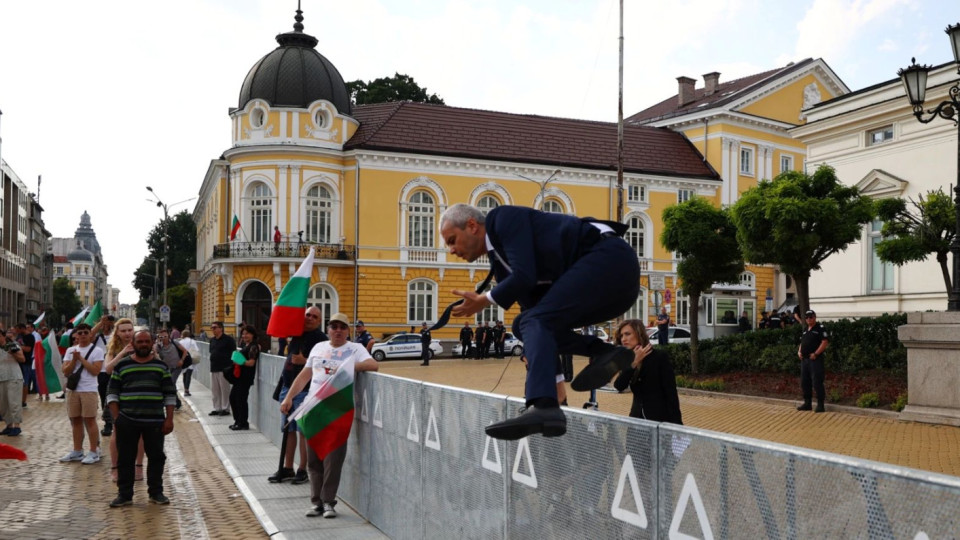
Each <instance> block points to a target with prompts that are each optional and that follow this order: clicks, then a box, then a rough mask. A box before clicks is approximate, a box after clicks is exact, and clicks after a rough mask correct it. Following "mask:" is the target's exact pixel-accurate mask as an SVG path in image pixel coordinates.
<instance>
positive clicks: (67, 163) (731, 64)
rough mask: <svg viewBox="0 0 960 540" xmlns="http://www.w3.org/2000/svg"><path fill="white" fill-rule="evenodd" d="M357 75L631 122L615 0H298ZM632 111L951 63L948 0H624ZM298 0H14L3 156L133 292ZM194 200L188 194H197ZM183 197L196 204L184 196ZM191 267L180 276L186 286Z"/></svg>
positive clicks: (458, 100)
mask: <svg viewBox="0 0 960 540" xmlns="http://www.w3.org/2000/svg"><path fill="white" fill-rule="evenodd" d="M301 2H302V3H301V9H303V16H304V21H303V24H304V27H305V28H304V31H305V32H306V33H308V34H311V35H314V36H316V37H317V38H318V39H319V44H318V45H317V50H318V51H319V52H320V53H321V54H323V55H324V56H325V57H327V58H328V59H329V60H330V61H331V62H333V64H334V65H335V66H336V67H337V69H338V70H339V71H340V73H341V75H342V76H343V78H344V80H345V81H351V80H356V79H362V80H365V81H369V80H372V79H375V78H379V77H384V76H392V75H393V74H394V73H403V74H407V75H410V76H412V77H414V78H415V79H416V81H417V82H418V83H419V84H420V85H421V86H424V87H426V88H427V90H428V91H429V92H431V93H436V94H438V95H439V96H440V97H442V98H443V99H444V100H445V101H446V103H447V105H452V106H458V107H469V108H477V109H488V110H496V111H507V112H515V113H525V114H540V115H546V116H557V117H566V118H582V119H591V120H601V121H608V122H616V120H617V93H618V49H619V40H618V37H619V9H618V5H619V2H618V0H451V1H439V0H437V1H433V0H353V1H351V2H331V1H324V0H301ZM624 4H625V7H624V24H623V26H624V31H623V33H624V86H623V88H624V116H629V115H631V114H633V113H635V112H637V111H640V110H642V109H644V108H646V107H649V106H650V105H653V104H655V103H657V102H660V101H662V100H663V99H666V98H668V97H671V96H673V95H675V94H676V93H677V81H676V78H677V77H679V76H681V75H683V76H689V77H693V78H695V79H697V87H700V86H702V85H703V80H702V74H704V73H709V72H712V71H718V72H720V74H721V75H720V81H721V82H723V81H728V80H731V79H736V78H739V77H743V76H746V75H750V74H753V73H758V72H761V71H766V70H769V69H773V68H776V67H780V66H785V65H786V64H787V63H789V62H791V61H798V60H802V59H804V58H823V59H824V60H825V61H826V62H827V64H828V65H830V67H831V68H833V70H834V72H835V73H836V74H837V75H838V76H839V77H840V78H841V79H842V80H843V81H844V82H845V83H846V84H847V86H848V87H849V88H850V89H851V90H857V89H860V88H864V87H866V86H870V85H873V84H876V83H879V82H883V81H887V80H890V79H893V78H895V77H896V71H897V69H899V68H901V67H905V66H907V65H908V64H909V63H910V58H911V57H913V56H915V57H917V59H918V61H920V62H921V63H925V64H933V65H937V64H941V63H944V62H947V61H950V60H952V54H951V52H950V46H949V43H948V39H947V37H946V34H944V33H943V29H944V28H946V26H947V25H948V24H954V23H957V22H958V21H960V12H958V10H957V9H956V1H955V0H953V1H948V0H672V1H669V2H654V1H652V0H626V1H625V2H624ZM296 8H297V2H296V0H165V1H163V2H130V1H120V0H90V1H87V2H77V1H76V0H45V1H43V2H19V1H15V0H0V111H2V112H3V114H2V116H0V140H2V145H0V158H2V159H3V160H4V161H5V162H7V164H8V165H9V166H10V167H11V168H12V169H13V171H14V172H15V173H16V174H17V175H18V176H19V177H20V178H21V180H23V181H24V183H26V185H27V186H28V188H29V189H30V190H31V191H34V192H36V190H37V177H38V176H39V175H42V178H43V181H42V186H41V190H40V204H41V206H43V208H44V214H43V218H44V221H45V223H46V227H47V230H49V231H50V232H51V233H52V234H53V236H54V237H72V236H73V233H74V231H75V229H76V228H77V226H78V225H79V223H80V216H81V214H82V213H83V212H84V211H87V212H89V214H90V217H91V222H92V224H93V228H94V231H95V232H96V234H97V238H98V240H99V241H100V245H101V248H102V251H103V257H104V261H105V262H106V264H107V265H108V269H109V272H110V279H109V281H110V283H111V285H113V286H114V287H118V288H119V289H120V291H121V292H120V301H121V302H122V303H134V302H136V301H137V299H138V297H137V293H136V291H135V289H134V288H133V285H132V281H133V277H134V276H133V273H134V271H135V270H136V268H137V267H138V266H139V264H140V262H141V261H142V260H143V257H144V256H146V254H147V247H146V237H147V234H148V233H149V231H150V230H151V229H152V228H153V227H154V226H156V225H157V223H158V222H159V221H160V220H161V219H162V217H163V212H162V210H161V209H159V208H157V207H156V206H155V204H152V203H150V202H148V199H150V198H152V197H151V194H150V193H149V192H148V191H147V190H146V186H151V187H153V189H154V192H155V193H156V194H157V196H158V197H160V200H162V201H163V202H164V203H166V204H167V205H168V207H169V209H170V212H171V214H172V213H175V212H178V211H180V210H188V211H192V210H193V208H194V205H195V203H196V199H193V200H191V198H195V197H196V196H197V194H198V191H199V189H200V185H201V183H202V181H203V176H204V174H205V173H206V171H207V167H208V165H209V163H210V160H211V159H215V158H217V157H218V156H220V154H222V153H223V152H224V151H225V150H226V149H228V148H229V145H230V121H229V116H228V110H229V109H230V108H231V107H237V105H238V103H237V100H238V97H239V93H240V86H241V84H242V82H243V79H244V77H245V76H246V74H247V72H248V71H249V69H250V68H251V67H252V66H253V65H254V64H255V63H256V62H257V61H258V60H259V59H260V58H261V57H263V56H264V55H266V54H267V53H269V52H270V51H272V50H273V49H274V48H275V47H276V46H277V44H276V41H275V40H274V37H275V36H276V35H277V34H279V33H283V32H288V31H291V30H292V25H293V23H294V20H293V17H294V15H295V10H296ZM181 201H186V202H181ZM177 203H180V204H177ZM173 285H176V284H173V283H171V284H170V286H173Z"/></svg>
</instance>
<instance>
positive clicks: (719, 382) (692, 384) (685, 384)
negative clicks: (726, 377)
mask: <svg viewBox="0 0 960 540" xmlns="http://www.w3.org/2000/svg"><path fill="white" fill-rule="evenodd" d="M676 380H677V388H692V389H694V390H706V391H708V392H723V389H724V384H723V379H720V378H716V379H703V380H696V379H690V378H688V377H684V376H683V375H677V378H676Z"/></svg>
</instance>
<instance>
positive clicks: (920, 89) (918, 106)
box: [897, 23, 960, 311]
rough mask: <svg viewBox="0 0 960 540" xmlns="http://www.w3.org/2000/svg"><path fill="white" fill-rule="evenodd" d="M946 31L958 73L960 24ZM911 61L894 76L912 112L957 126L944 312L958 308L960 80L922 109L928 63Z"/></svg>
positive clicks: (921, 119)
mask: <svg viewBox="0 0 960 540" xmlns="http://www.w3.org/2000/svg"><path fill="white" fill-rule="evenodd" d="M945 32H946V33H947V36H949V37H950V46H951V48H952V49H953V59H954V62H956V63H957V65H958V67H957V73H958V74H960V23H958V24H953V25H949V26H947V29H946V30H945ZM910 62H911V65H910V66H908V67H906V68H904V69H901V70H899V71H897V75H899V76H900V80H901V81H903V87H904V89H905V90H906V92H907V99H909V100H910V105H912V106H913V115H914V116H916V117H917V120H919V121H920V122H922V123H924V124H928V123H930V122H932V121H933V119H934V118H937V117H939V118H943V119H946V120H951V121H953V124H954V125H955V126H957V129H958V131H957V183H956V185H955V186H954V213H955V214H956V225H955V227H956V229H955V232H954V235H953V241H952V242H950V253H951V254H952V255H953V276H952V278H953V286H952V287H951V290H950V292H949V293H948V295H947V311H960V121H958V116H960V80H958V81H957V82H955V83H954V84H953V86H951V87H950V90H949V98H948V99H946V100H944V101H941V102H940V103H939V104H938V105H937V106H936V107H934V108H933V109H930V110H927V111H924V109H923V102H924V99H925V98H926V93H927V75H928V74H929V72H930V69H931V66H922V65H918V64H917V60H916V58H911V59H910ZM925 115H926V116H925Z"/></svg>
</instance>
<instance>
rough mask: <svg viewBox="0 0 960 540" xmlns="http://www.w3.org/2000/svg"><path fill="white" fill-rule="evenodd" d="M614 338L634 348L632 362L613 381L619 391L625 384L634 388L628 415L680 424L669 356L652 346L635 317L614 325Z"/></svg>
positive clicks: (681, 421)
mask: <svg viewBox="0 0 960 540" xmlns="http://www.w3.org/2000/svg"><path fill="white" fill-rule="evenodd" d="M615 339H616V342H617V345H621V346H623V347H626V348H628V349H632V350H633V351H634V359H633V362H632V363H631V364H630V365H629V366H628V367H627V368H626V369H624V370H623V371H621V372H620V375H619V376H618V377H617V380H616V381H614V382H613V386H614V387H615V388H616V389H617V390H619V391H620V392H623V391H624V390H626V389H627V387H628V386H629V387H630V390H632V391H633V406H631V407H630V416H632V417H634V418H644V419H646V420H654V421H657V422H670V423H672V424H683V420H682V419H681V415H680V396H678V395H677V381H676V378H675V376H674V374H673V366H672V365H670V358H669V357H668V356H667V355H666V353H665V352H663V351H662V350H659V349H654V348H653V345H651V344H650V338H649V337H647V332H646V331H645V330H644V328H643V323H642V322H641V321H639V320H637V319H628V320H626V321H623V322H622V323H620V326H619V327H618V328H617V333H616V337H615Z"/></svg>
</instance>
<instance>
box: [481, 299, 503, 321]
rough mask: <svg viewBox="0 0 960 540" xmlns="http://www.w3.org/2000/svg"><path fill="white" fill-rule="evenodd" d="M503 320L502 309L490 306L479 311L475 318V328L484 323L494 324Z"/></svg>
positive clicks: (493, 305) (494, 305)
mask: <svg viewBox="0 0 960 540" xmlns="http://www.w3.org/2000/svg"><path fill="white" fill-rule="evenodd" d="M502 320H503V308H502V307H500V306H498V305H496V304H490V305H489V306H487V307H485V308H483V309H482V310H480V312H479V313H477V316H476V323H477V326H480V325H482V324H483V323H485V322H488V323H490V324H495V323H496V322H497V321H502Z"/></svg>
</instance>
